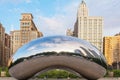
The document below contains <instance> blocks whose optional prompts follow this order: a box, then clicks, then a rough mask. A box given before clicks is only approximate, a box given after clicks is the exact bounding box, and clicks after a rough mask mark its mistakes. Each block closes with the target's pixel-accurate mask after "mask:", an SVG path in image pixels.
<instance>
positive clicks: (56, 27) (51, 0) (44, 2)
mask: <svg viewBox="0 0 120 80" xmlns="http://www.w3.org/2000/svg"><path fill="white" fill-rule="evenodd" d="M85 2H86V4H87V7H88V9H89V16H102V17H103V18H104V28H103V35H104V36H113V35H115V34H116V33H119V32H120V9H119V8H120V0H85ZM80 3H81V0H0V23H2V25H3V27H4V28H5V31H6V33H8V34H9V33H10V31H13V30H19V29H20V21H19V20H20V19H21V13H32V15H33V16H34V19H33V21H34V23H35V25H36V27H37V28H38V30H39V31H41V32H42V33H43V35H44V36H52V35H66V30H67V28H71V29H73V28H74V23H75V22H76V18H77V10H78V7H79V5H80Z"/></svg>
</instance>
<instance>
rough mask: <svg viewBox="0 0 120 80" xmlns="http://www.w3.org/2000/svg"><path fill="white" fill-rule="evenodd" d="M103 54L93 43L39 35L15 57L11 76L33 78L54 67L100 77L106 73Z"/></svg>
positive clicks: (90, 76)
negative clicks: (39, 36) (40, 36)
mask: <svg viewBox="0 0 120 80" xmlns="http://www.w3.org/2000/svg"><path fill="white" fill-rule="evenodd" d="M106 67H107V65H106V61H105V58H104V56H103V54H102V53H100V52H99V50H97V49H96V48H95V47H94V46H93V45H91V44H90V43H88V42H86V41H84V40H81V39H78V38H74V37H68V36H51V37H43V38H38V39H36V40H33V41H31V42H29V43H28V44H25V45H24V46H22V47H21V48H20V49H19V50H18V51H17V52H16V53H15V54H14V55H13V57H12V59H11V64H10V66H9V73H10V75H11V76H13V77H15V78H16V79H19V80H25V79H28V78H31V77H32V76H34V75H35V74H37V73H38V72H44V71H46V70H50V69H65V70H70V71H74V72H76V73H78V74H80V75H82V76H83V77H85V78H87V79H98V78H100V77H103V76H104V75H105V73H106Z"/></svg>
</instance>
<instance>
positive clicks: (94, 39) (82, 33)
mask: <svg viewBox="0 0 120 80" xmlns="http://www.w3.org/2000/svg"><path fill="white" fill-rule="evenodd" d="M102 29H103V18H102V17H98V16H97V17H96V16H89V13H88V8H87V5H86V3H85V1H84V0H82V2H81V4H80V6H79V9H78V12H77V20H76V23H75V25H74V31H73V36H75V37H78V38H81V39H84V40H87V41H89V42H90V43H92V44H93V45H95V46H96V47H97V48H98V49H99V50H101V51H102V31H103V30H102Z"/></svg>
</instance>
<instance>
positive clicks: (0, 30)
mask: <svg viewBox="0 0 120 80" xmlns="http://www.w3.org/2000/svg"><path fill="white" fill-rule="evenodd" d="M10 56H11V53H10V35H8V34H7V33H5V29H4V27H3V26H2V24H1V23H0V66H7V65H8V60H9V58H10Z"/></svg>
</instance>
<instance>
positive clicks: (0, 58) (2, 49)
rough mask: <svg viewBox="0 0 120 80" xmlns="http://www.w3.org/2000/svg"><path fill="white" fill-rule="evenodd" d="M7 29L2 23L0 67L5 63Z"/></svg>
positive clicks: (0, 28)
mask: <svg viewBox="0 0 120 80" xmlns="http://www.w3.org/2000/svg"><path fill="white" fill-rule="evenodd" d="M4 43H5V29H4V27H3V26H2V24H1V23H0V66H2V65H3V62H4V47H5V44H4Z"/></svg>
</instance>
